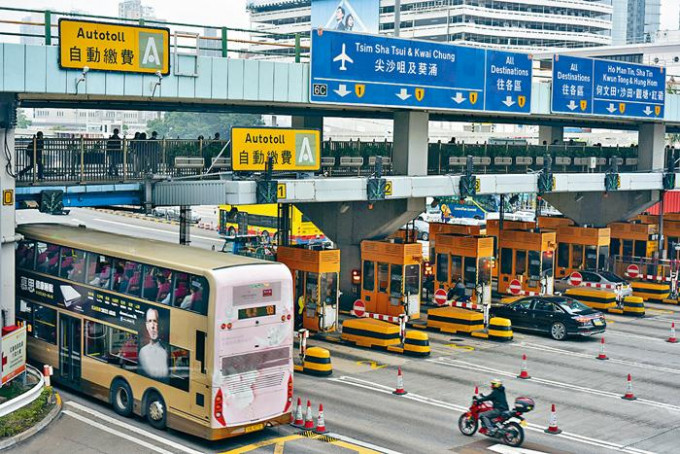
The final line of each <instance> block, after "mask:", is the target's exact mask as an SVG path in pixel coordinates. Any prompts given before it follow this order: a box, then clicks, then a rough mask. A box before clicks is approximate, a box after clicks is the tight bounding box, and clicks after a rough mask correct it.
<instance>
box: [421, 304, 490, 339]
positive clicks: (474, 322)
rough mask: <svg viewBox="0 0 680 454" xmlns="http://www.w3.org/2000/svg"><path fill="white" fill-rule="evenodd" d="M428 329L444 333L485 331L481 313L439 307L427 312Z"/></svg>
mask: <svg viewBox="0 0 680 454" xmlns="http://www.w3.org/2000/svg"><path fill="white" fill-rule="evenodd" d="M427 327H428V328H433V329H438V330H439V331H441V332H442V333H450V334H454V333H457V332H463V333H468V334H470V333H472V332H473V331H479V330H483V329H484V315H483V314H482V313H481V312H477V311H472V310H469V309H461V308H458V307H437V308H434V309H428V311H427Z"/></svg>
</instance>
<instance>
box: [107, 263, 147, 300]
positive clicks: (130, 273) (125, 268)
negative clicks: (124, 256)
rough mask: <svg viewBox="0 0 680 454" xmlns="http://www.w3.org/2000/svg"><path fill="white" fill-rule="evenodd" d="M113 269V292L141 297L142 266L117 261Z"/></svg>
mask: <svg viewBox="0 0 680 454" xmlns="http://www.w3.org/2000/svg"><path fill="white" fill-rule="evenodd" d="M113 268H114V271H113V291H114V292H121V293H125V294H127V295H132V296H139V291H140V289H141V286H140V281H141V275H142V265H141V264H140V263H137V262H133V261H130V260H120V259H116V260H115V262H114V264H113Z"/></svg>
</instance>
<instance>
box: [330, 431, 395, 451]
mask: <svg viewBox="0 0 680 454" xmlns="http://www.w3.org/2000/svg"><path fill="white" fill-rule="evenodd" d="M326 435H328V436H329V437H331V438H337V439H338V440H340V441H344V442H347V443H352V444H353V445H357V446H361V447H362V448H367V449H372V450H373V451H378V452H381V453H383V454H402V453H400V452H399V451H392V450H391V449H387V448H383V447H382V446H378V445H374V444H373V443H368V442H366V441H361V440H357V439H356V438H352V437H347V436H345V435H340V434H336V433H334V432H329V433H327V434H326Z"/></svg>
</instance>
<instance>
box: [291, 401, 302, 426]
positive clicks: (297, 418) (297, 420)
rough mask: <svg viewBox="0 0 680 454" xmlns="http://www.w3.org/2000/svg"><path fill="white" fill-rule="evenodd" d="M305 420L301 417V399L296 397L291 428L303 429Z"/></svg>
mask: <svg viewBox="0 0 680 454" xmlns="http://www.w3.org/2000/svg"><path fill="white" fill-rule="evenodd" d="M304 425H305V420H304V419H303V417H302V399H301V398H299V397H298V401H297V408H296V409H295V419H294V420H293V426H295V427H300V428H302V427H304Z"/></svg>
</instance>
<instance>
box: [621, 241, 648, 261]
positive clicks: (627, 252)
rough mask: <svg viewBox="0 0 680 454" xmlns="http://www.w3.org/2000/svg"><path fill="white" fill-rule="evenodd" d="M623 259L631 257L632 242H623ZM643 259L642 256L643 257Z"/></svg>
mask: <svg viewBox="0 0 680 454" xmlns="http://www.w3.org/2000/svg"><path fill="white" fill-rule="evenodd" d="M622 254H623V256H624V257H632V256H633V240H623V252H622ZM643 257H644V255H643Z"/></svg>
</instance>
